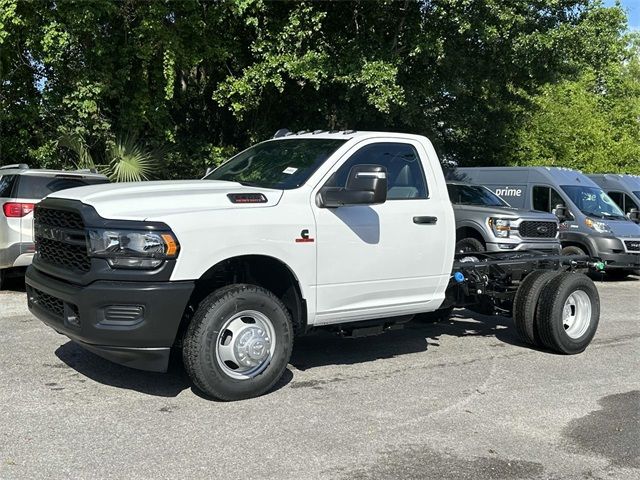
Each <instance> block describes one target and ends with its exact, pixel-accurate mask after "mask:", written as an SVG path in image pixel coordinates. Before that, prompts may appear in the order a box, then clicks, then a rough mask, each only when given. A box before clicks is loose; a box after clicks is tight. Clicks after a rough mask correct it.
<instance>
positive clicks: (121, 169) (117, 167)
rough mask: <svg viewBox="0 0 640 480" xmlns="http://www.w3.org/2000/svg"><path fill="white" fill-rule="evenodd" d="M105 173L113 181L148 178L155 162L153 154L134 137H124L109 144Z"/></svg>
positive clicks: (135, 180) (133, 180) (137, 180)
mask: <svg viewBox="0 0 640 480" xmlns="http://www.w3.org/2000/svg"><path fill="white" fill-rule="evenodd" d="M107 161H108V166H107V167H106V169H105V173H106V174H107V175H108V176H109V178H110V179H111V180H113V181H114V182H139V181H141V180H149V177H150V176H151V175H152V174H153V172H154V169H155V167H156V164H157V159H156V158H155V157H154V154H153V153H151V152H149V151H147V150H145V149H144V147H143V146H142V145H141V144H140V143H138V142H137V140H136V138H135V137H124V138H120V139H118V140H116V141H115V142H114V143H113V144H111V145H109V147H108V150H107Z"/></svg>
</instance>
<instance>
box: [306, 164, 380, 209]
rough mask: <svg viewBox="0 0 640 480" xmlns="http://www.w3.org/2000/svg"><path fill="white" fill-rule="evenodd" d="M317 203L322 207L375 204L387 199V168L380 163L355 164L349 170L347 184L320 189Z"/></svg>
mask: <svg viewBox="0 0 640 480" xmlns="http://www.w3.org/2000/svg"><path fill="white" fill-rule="evenodd" d="M318 197H319V198H318V204H319V206H320V207H324V208H337V207H341V206H343V205H377V204H380V203H384V202H386V201H387V169H386V168H385V167H383V166H380V165H356V166H354V167H353V168H352V169H351V171H350V172H349V177H348V179H347V185H346V187H344V188H341V187H328V188H324V189H322V190H321V191H320V194H319V196H318Z"/></svg>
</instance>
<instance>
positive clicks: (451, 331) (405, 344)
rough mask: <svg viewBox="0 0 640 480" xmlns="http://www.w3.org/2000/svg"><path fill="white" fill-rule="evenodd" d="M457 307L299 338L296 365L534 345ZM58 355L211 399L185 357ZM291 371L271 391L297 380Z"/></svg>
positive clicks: (71, 363) (138, 385)
mask: <svg viewBox="0 0 640 480" xmlns="http://www.w3.org/2000/svg"><path fill="white" fill-rule="evenodd" d="M470 315H471V312H468V311H467V310H457V311H455V312H454V314H453V315H452V317H451V319H449V320H444V321H440V322H437V323H423V322H420V321H415V320H414V321H412V322H409V323H407V324H406V325H405V328H404V329H402V330H395V331H391V332H387V333H384V334H382V335H378V336H373V337H364V338H341V337H339V336H337V335H335V334H333V333H330V332H327V331H318V332H315V333H312V334H310V335H308V336H305V337H301V338H299V339H296V343H295V346H294V349H293V355H292V357H291V361H290V363H291V365H293V366H294V367H295V368H296V369H298V370H307V369H311V368H316V367H322V366H325V365H351V364H357V363H365V362H370V361H373V360H379V359H385V358H393V357H396V356H398V355H405V354H410V353H418V352H424V351H427V350H428V349H429V348H435V347H438V346H439V345H440V344H439V342H440V339H441V337H446V336H451V337H496V339H498V340H499V341H500V342H503V343H506V344H511V345H517V346H521V347H524V348H529V346H528V345H525V344H523V343H522V342H521V341H520V339H519V337H518V336H517V333H516V331H515V328H514V327H513V324H512V322H511V320H510V319H509V318H505V317H499V316H485V315H480V314H476V313H473V314H472V315H473V316H474V318H469V316H470ZM55 354H56V356H57V357H58V358H59V359H60V360H62V361H63V362H64V363H65V364H66V365H67V366H68V367H70V368H73V369H74V370H76V371H77V372H78V373H80V374H82V375H84V376H86V377H88V378H90V379H92V380H94V381H96V382H99V383H102V384H104V385H111V386H113V387H116V388H124V389H128V390H135V391H137V392H140V393H144V394H147V395H155V396H161V397H175V396H177V395H178V394H179V393H180V392H182V391H183V390H185V389H187V388H191V389H192V391H193V392H194V393H195V394H196V395H198V396H199V397H201V398H207V397H206V396H205V395H204V394H203V393H202V392H200V391H199V390H198V389H197V388H195V387H192V385H191V382H190V380H189V378H188V376H187V374H186V372H185V371H184V368H183V367H182V363H181V359H180V358H179V355H176V354H174V355H172V359H171V362H170V363H169V371H168V372H167V373H154V372H144V371H141V370H135V369H132V368H128V367H124V366H121V365H117V364H115V363H112V362H110V361H108V360H105V359H103V358H101V357H99V356H97V355H95V354H93V353H90V352H88V351H86V350H84V349H83V348H82V347H80V346H78V345H77V344H75V343H73V342H71V341H69V342H67V343H65V344H64V345H62V346H60V347H59V348H58V349H57V350H56V352H55ZM293 375H294V374H293V373H292V372H291V371H290V370H288V369H287V371H286V372H285V374H284V375H283V377H282V378H281V379H280V380H279V381H278V383H277V384H276V385H275V386H274V388H273V389H272V390H271V392H273V391H276V390H279V389H280V388H282V387H284V386H286V385H287V384H288V383H289V382H291V380H293Z"/></svg>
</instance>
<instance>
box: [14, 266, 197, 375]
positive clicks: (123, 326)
mask: <svg viewBox="0 0 640 480" xmlns="http://www.w3.org/2000/svg"><path fill="white" fill-rule="evenodd" d="M26 284H27V296H28V305H29V310H30V311H31V312H32V313H33V314H34V315H35V316H36V317H38V318H39V319H40V320H41V321H42V322H44V323H45V324H46V325H48V326H50V327H51V328H53V329H54V330H56V331H57V332H59V333H62V334H64V335H66V336H67V337H69V338H70V339H71V340H73V341H75V342H77V343H78V344H79V345H81V346H82V347H84V348H86V349H87V350H89V351H91V352H93V353H96V354H97V355H100V356H102V357H104V358H106V359H108V360H111V361H113V362H115V363H119V364H122V365H126V366H129V367H133V368H138V369H141V370H150V371H166V369H167V365H168V361H169V353H170V351H171V346H172V345H173V344H174V341H175V338H176V334H177V332H178V328H179V326H180V321H181V320H182V316H183V314H184V311H185V308H186V305H187V302H188V301H189V297H190V296H191V292H192V291H193V288H194V284H193V282H115V281H96V282H93V283H91V284H89V285H86V286H78V285H73V284H70V283H67V282H63V281H60V280H57V279H55V278H52V277H50V276H48V275H44V274H43V273H41V272H39V271H38V270H36V269H35V268H34V267H30V268H29V269H28V270H27V274H26Z"/></svg>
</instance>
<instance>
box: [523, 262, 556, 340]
mask: <svg viewBox="0 0 640 480" xmlns="http://www.w3.org/2000/svg"><path fill="white" fill-rule="evenodd" d="M559 273H560V272H556V271H548V270H536V271H535V272H531V273H530V274H529V275H527V276H526V277H525V278H524V280H523V281H522V283H520V286H519V287H518V291H517V292H516V296H515V298H514V300H513V321H514V323H515V325H516V331H517V332H518V335H519V336H520V338H521V339H522V340H523V341H524V342H525V343H528V344H529V345H535V346H537V347H542V346H543V345H542V342H541V340H540V335H539V334H538V326H537V325H536V307H537V306H538V299H539V298H540V292H542V289H543V288H544V287H545V286H546V285H547V283H549V281H551V279H553V278H555V277H557V276H558V275H559Z"/></svg>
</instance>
